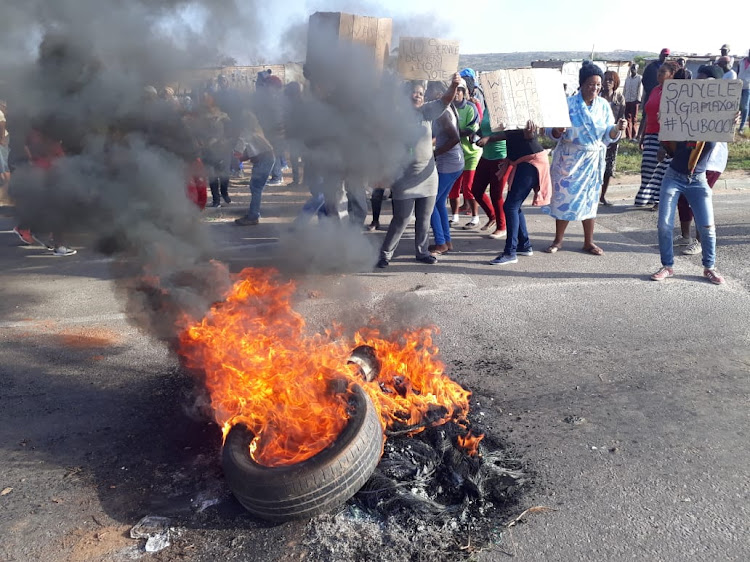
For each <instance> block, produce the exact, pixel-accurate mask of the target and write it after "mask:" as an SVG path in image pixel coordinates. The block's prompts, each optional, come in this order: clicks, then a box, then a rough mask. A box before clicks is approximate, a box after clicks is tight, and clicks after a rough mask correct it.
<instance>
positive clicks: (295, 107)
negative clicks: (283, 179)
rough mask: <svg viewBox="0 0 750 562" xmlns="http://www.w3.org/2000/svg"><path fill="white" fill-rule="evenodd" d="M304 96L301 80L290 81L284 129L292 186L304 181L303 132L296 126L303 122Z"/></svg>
mask: <svg viewBox="0 0 750 562" xmlns="http://www.w3.org/2000/svg"><path fill="white" fill-rule="evenodd" d="M302 96H303V90H302V84H300V83H299V82H289V84H287V85H286V86H285V87H284V130H285V132H286V142H287V148H288V149H289V161H290V163H291V168H292V183H291V185H292V186H295V185H300V184H301V183H302V176H301V174H300V170H301V167H302V151H303V143H302V141H301V140H300V139H301V137H302V134H301V133H300V132H298V131H296V127H298V126H299V124H300V123H301V122H302V119H301V118H300V115H299V114H300V112H301V111H303V110H304V109H303V101H302Z"/></svg>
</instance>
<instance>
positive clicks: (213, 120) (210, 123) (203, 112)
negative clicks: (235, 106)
mask: <svg viewBox="0 0 750 562" xmlns="http://www.w3.org/2000/svg"><path fill="white" fill-rule="evenodd" d="M190 126H191V130H192V133H193V135H194V137H195V138H196V139H197V140H198V145H199V150H200V157H201V160H202V162H203V164H204V165H205V167H206V172H207V174H208V178H209V181H208V186H209V188H210V189H211V198H212V203H211V205H210V206H211V207H221V199H224V202H225V203H231V202H232V199H231V198H230V197H229V174H230V169H229V165H230V159H231V157H232V147H233V146H234V143H233V142H232V139H230V138H229V130H230V128H231V122H230V119H229V116H228V115H227V114H226V113H224V112H223V111H221V109H219V107H218V105H217V104H216V100H215V98H214V94H213V93H212V92H209V91H205V92H203V93H202V94H201V96H200V105H199V106H198V108H197V110H196V111H195V114H194V116H193V119H192V120H191V121H190Z"/></svg>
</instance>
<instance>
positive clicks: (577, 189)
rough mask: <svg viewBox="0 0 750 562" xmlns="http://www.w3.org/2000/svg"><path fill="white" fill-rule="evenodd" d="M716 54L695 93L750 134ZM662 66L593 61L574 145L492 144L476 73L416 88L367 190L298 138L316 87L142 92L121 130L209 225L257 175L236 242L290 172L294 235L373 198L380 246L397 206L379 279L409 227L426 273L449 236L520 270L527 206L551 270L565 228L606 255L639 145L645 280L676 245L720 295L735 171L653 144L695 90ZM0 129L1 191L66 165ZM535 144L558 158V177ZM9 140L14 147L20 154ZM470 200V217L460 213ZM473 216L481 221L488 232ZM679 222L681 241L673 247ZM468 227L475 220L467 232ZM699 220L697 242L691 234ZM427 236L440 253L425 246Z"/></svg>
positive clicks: (32, 136)
mask: <svg viewBox="0 0 750 562" xmlns="http://www.w3.org/2000/svg"><path fill="white" fill-rule="evenodd" d="M722 49H723V50H722V55H721V56H720V57H718V58H717V59H716V61H715V63H714V64H708V65H704V66H701V67H700V68H699V69H698V72H697V78H703V79H706V78H708V79H735V78H737V77H739V78H740V79H742V80H743V89H742V99H741V104H740V109H741V115H740V128H739V130H740V132H742V131H743V130H744V127H745V125H746V123H747V115H748V104H749V103H750V53H749V54H748V57H744V58H742V59H741V60H739V61H738V64H737V65H736V67H737V71H735V70H733V68H732V67H733V65H734V60H733V59H732V58H731V57H730V56H729V55H728V52H729V47H728V46H727V45H724V46H723V47H722ZM725 51H726V52H725ZM669 56H670V51H669V49H663V50H662V51H661V53H660V55H659V58H658V59H657V60H655V61H653V62H651V63H650V64H648V65H647V66H646V67H645V69H644V71H643V75H642V76H641V75H639V74H638V67H637V65H636V64H632V65H630V67H629V72H628V76H627V78H626V79H625V81H624V84H623V88H620V77H619V75H618V74H617V73H616V72H613V71H607V72H603V71H602V70H601V69H600V68H599V66H597V65H596V64H593V63H590V62H588V61H584V64H583V66H582V68H581V70H580V74H579V87H578V89H577V91H576V93H575V94H573V95H572V96H568V97H567V101H568V110H569V113H570V119H571V123H573V124H574V125H573V126H571V127H568V128H566V129H561V128H554V129H548V130H546V131H540V130H538V128H537V125H536V124H535V123H533V122H528V123H527V125H526V127H525V128H523V129H518V130H507V131H492V129H491V127H490V113H489V110H488V108H487V106H486V105H485V103H484V96H483V92H482V91H481V88H480V87H479V85H478V83H477V75H476V73H475V72H474V70H472V69H469V68H467V69H464V70H463V71H461V72H460V73H457V74H456V75H455V76H454V77H453V79H452V80H451V81H450V83H449V84H448V85H447V86H446V84H444V83H439V82H432V83H422V82H410V83H409V84H408V85H409V90H408V94H407V95H408V96H409V97H410V100H411V108H410V109H409V110H408V111H411V112H413V116H409V115H406V114H399V116H398V118H399V119H403V120H404V121H409V120H412V121H413V122H414V124H415V125H414V126H415V127H416V129H415V132H414V134H413V135H412V137H413V138H412V139H411V140H410V141H409V143H408V144H409V146H408V147H407V149H408V154H409V157H408V158H407V159H406V160H407V162H406V164H405V165H404V166H403V170H402V173H401V175H400V176H396V177H391V178H389V179H384V178H379V179H377V180H373V181H366V180H364V179H363V178H362V177H360V176H361V175H360V174H358V173H357V170H354V169H350V166H349V167H348V166H347V165H345V164H341V165H340V166H339V167H338V168H337V169H336V170H331V169H325V168H326V165H325V164H324V163H322V162H321V161H320V160H319V159H317V158H315V157H314V156H313V155H314V154H315V152H316V150H320V148H321V147H324V146H325V143H326V142H328V141H329V139H327V138H326V135H325V131H322V130H321V131H310V130H309V129H307V130H300V128H299V123H300V122H301V121H303V119H301V116H302V114H303V113H304V112H305V111H309V105H308V104H309V100H311V99H317V100H324V101H325V100H327V99H331V96H335V95H336V92H331V91H328V90H327V89H326V85H325V83H324V82H319V83H310V84H308V85H307V87H305V86H303V84H301V83H299V82H291V83H289V84H286V85H285V84H284V83H283V81H282V80H281V79H280V78H279V77H278V76H275V75H273V74H272V73H271V71H270V70H268V71H263V72H261V73H259V74H258V76H257V79H256V87H255V91H254V92H253V93H241V92H240V91H238V90H235V89H232V88H231V87H230V84H229V81H228V80H227V78H226V77H225V76H219V77H218V78H217V79H216V81H215V82H214V81H211V82H210V83H209V84H205V85H204V86H203V87H201V88H198V89H196V90H195V91H193V92H192V93H191V94H190V95H183V96H180V97H178V96H176V95H175V92H174V90H173V89H171V88H169V87H164V88H162V89H161V90H160V91H157V89H156V88H155V87H152V86H146V87H145V88H144V92H143V107H145V108H149V107H150V108H152V110H150V111H149V110H148V109H147V110H145V111H139V114H138V117H137V118H133V119H131V120H130V121H128V122H127V124H125V123H123V127H124V128H125V129H126V130H138V131H140V132H143V133H144V134H146V135H148V136H149V137H150V140H151V142H153V143H154V144H156V145H157V146H159V145H163V146H167V145H172V146H169V149H170V151H172V152H173V153H175V154H180V155H181V156H182V157H183V159H184V161H185V164H186V185H187V190H188V197H189V198H190V199H191V200H193V202H194V203H195V204H196V205H197V206H198V207H200V208H201V209H202V208H203V207H204V206H206V205H207V206H209V207H214V208H215V207H221V206H222V205H228V204H230V203H232V199H231V197H230V194H229V185H230V178H231V177H232V176H236V175H237V174H238V172H239V170H241V169H243V168H246V164H248V165H251V167H252V171H251V174H250V178H249V190H250V194H251V199H250V205H249V208H248V210H247V212H246V213H245V214H244V215H243V216H242V217H240V218H238V219H236V220H235V224H237V225H239V226H252V225H257V224H259V222H260V219H261V202H262V196H263V191H264V188H265V187H266V186H267V185H271V186H274V185H282V184H283V183H284V180H283V173H284V172H285V171H286V170H287V169H288V168H291V173H292V183H293V184H301V183H302V182H304V184H305V185H306V186H307V187H308V188H309V190H310V199H309V201H308V202H307V203H306V204H305V206H304V208H303V209H302V211H301V213H300V215H299V216H298V218H297V221H295V222H296V223H297V224H299V223H301V222H308V221H309V220H310V219H312V218H313V217H314V216H316V215H317V216H318V217H319V218H320V219H321V220H334V221H339V222H340V221H342V220H346V221H347V222H348V223H350V224H354V225H355V226H356V227H358V228H361V227H363V226H364V222H365V218H366V214H367V201H366V199H365V194H366V192H367V190H369V191H370V192H371V194H372V200H371V202H372V215H373V218H372V223H371V224H370V226H369V227H367V229H368V230H371V231H372V230H377V229H379V228H380V212H381V207H382V202H383V200H384V199H385V197H386V194H389V195H390V198H391V199H392V208H393V218H392V220H391V222H390V225H389V227H388V231H387V233H386V235H385V239H384V240H383V242H382V245H381V249H380V256H379V260H378V262H377V267H379V268H385V267H387V266H388V265H389V263H390V261H391V259H392V258H393V256H394V253H395V251H396V249H397V246H398V243H399V241H400V238H401V237H402V235H403V233H404V231H405V230H406V228H407V227H408V225H409V223H410V222H411V221H412V220H415V221H416V223H415V257H416V260H417V261H419V262H423V263H426V264H435V263H437V262H438V258H439V256H441V255H442V254H445V253H448V252H451V251H452V250H453V242H452V239H451V229H456V228H460V229H462V230H477V231H478V232H481V233H483V235H484V236H487V237H488V238H491V239H505V247H504V249H503V251H502V252H501V253H500V254H499V255H498V256H497V257H496V258H494V259H493V260H491V261H490V264H492V265H509V264H513V263H516V262H517V261H518V256H519V255H520V256H532V255H533V249H532V246H531V241H530V239H529V234H528V231H527V228H526V221H525V217H524V213H523V210H522V204H523V202H524V201H525V200H526V199H527V197H528V196H529V195H530V194H531V193H532V192H533V193H534V197H533V203H532V205H535V206H540V207H541V208H542V211H543V212H544V213H546V214H548V215H550V216H551V217H553V218H554V219H555V235H554V239H553V240H552V242H551V243H550V244H549V245H548V246H547V248H546V250H545V251H546V252H548V253H551V254H553V253H556V252H558V251H559V250H560V249H561V248H562V245H563V240H564V235H565V231H566V228H567V226H568V224H569V222H570V221H571V220H572V221H582V224H583V231H584V243H583V247H582V250H583V251H585V252H587V253H589V254H592V255H595V256H601V255H603V254H604V250H602V248H600V247H599V246H598V245H597V244H596V243H595V242H594V238H593V236H594V223H595V218H596V214H597V207H598V206H599V205H603V206H609V205H610V203H609V201H608V200H607V199H606V194H607V188H608V186H609V182H610V179H611V178H612V177H613V175H614V174H615V163H616V158H617V151H618V146H619V142H620V141H621V140H622V139H628V140H632V141H635V142H637V143H639V145H640V146H641V149H642V151H643V157H642V165H641V186H640V189H639V191H638V194H637V196H636V199H635V208H647V209H653V210H658V211H659V223H658V233H659V235H658V236H659V247H660V253H661V258H662V268H661V269H660V270H659V271H658V272H657V273H655V274H654V275H653V276H652V278H653V279H654V280H663V279H665V278H667V277H669V276H671V275H672V274H673V270H672V267H673V249H672V244H673V242H676V244H677V245H684V246H686V247H685V249H684V250H683V252H684V253H686V254H695V253H700V252H702V253H703V265H704V267H705V275H706V277H707V278H708V279H709V280H710V281H712V282H714V283H717V284H720V283H722V282H723V278H722V277H721V276H720V275H719V274H718V273H717V272H716V270H715V269H714V265H715V226H714V225H713V214H712V209H711V199H710V188H711V187H712V186H713V184H714V183H715V181H716V179H717V178H718V176H719V175H720V174H721V172H722V171H723V170H724V167H725V166H726V154H727V150H726V143H676V144H672V145H669V146H665V145H664V144H663V143H660V142H659V140H658V136H659V119H658V108H659V101H660V97H661V91H662V85H663V84H664V81H665V80H668V79H691V78H692V73H691V72H690V70H689V69H687V67H686V61H685V59H684V58H678V59H677V60H668V58H669ZM639 107H640V109H641V110H642V115H641V119H640V120H639V119H638V110H639ZM6 114H8V115H10V116H12V115H13V108H12V107H11V108H10V110H9V108H8V107H7V106H6V104H5V102H3V101H1V100H0V186H2V185H5V184H8V183H9V182H13V175H14V170H15V169H16V168H18V167H19V166H31V167H33V168H35V169H37V170H38V171H39V173H42V174H43V173H44V171H45V170H47V169H49V168H50V167H51V166H53V165H54V162H55V161H56V160H57V159H59V158H64V156H65V155H66V153H67V147H66V146H65V142H64V141H63V140H60V139H58V138H55V136H54V135H53V134H50V131H49V130H46V129H45V124H44V123H34V122H29V123H25V124H24V125H25V127H24V128H21V127H19V129H20V130H19V131H16V130H14V129H13V126H12V124H9V123H8V119H7V117H6ZM10 121H11V123H12V119H11V120H10ZM126 121H127V120H126ZM639 121H640V122H639ZM21 122H22V121H21V120H19V123H21ZM11 135H12V137H11ZM539 135H546V136H548V137H549V138H551V139H552V140H553V141H554V143H555V147H554V150H553V151H552V159H551V163H550V158H549V156H548V151H547V150H545V149H544V148H543V147H542V144H540V142H539V138H538V137H539ZM10 138H15V140H16V141H17V142H16V143H15V145H13V144H12V143H11V142H10ZM174 145H177V147H175V146H174ZM14 147H15V148H14ZM303 162H304V164H305V165H304V166H303ZM303 172H304V178H303ZM685 178H687V179H685ZM488 187H489V193H488V192H487V188H488ZM208 192H210V195H211V201H210V202H209V201H208V199H207V194H208ZM506 192H507V193H506ZM461 197H463V205H459V203H460V200H461ZM660 204H661V206H660ZM480 209H481V210H482V211H483V212H484V214H485V215H486V222H485V223H484V225H482V226H481V227H480V224H481V223H480V216H479V211H480ZM676 211H679V217H680V223H681V235H680V236H678V237H677V239H676V240H674V241H673V240H672V237H671V232H672V228H673V224H674V218H675V212H676ZM463 213H466V214H467V215H470V218H469V220H468V221H467V222H465V223H464V224H460V221H461V216H462V214H463ZM694 218H695V221H696V235H695V237H694V238H693V237H692V236H691V234H690V230H691V226H690V225H691V223H692V221H693V219H694ZM430 228H431V229H432V232H433V235H434V243H433V244H429V232H430ZM14 232H15V233H16V234H17V235H18V236H19V238H20V239H21V240H22V241H23V242H24V243H26V244H34V243H38V244H41V245H43V246H45V247H47V248H49V249H50V250H51V251H52V252H53V253H54V255H58V256H66V255H73V254H74V253H75V252H76V251H75V250H74V249H71V248H69V247H68V246H66V245H65V243H64V233H63V232H60V231H59V230H55V229H54V228H52V227H51V225H46V224H41V225H39V224H33V221H26V222H24V221H21V222H20V223H19V224H18V225H17V227H16V228H15V229H14Z"/></svg>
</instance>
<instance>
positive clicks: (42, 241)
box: [11, 119, 77, 256]
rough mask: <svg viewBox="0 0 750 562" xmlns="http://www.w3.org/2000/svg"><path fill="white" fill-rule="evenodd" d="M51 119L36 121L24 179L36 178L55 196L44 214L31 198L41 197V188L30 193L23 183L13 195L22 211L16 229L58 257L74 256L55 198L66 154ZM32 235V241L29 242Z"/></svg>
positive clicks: (27, 149) (29, 137) (27, 148)
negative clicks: (58, 169)
mask: <svg viewBox="0 0 750 562" xmlns="http://www.w3.org/2000/svg"><path fill="white" fill-rule="evenodd" d="M50 122H51V119H41V120H38V121H37V122H35V123H33V124H32V128H31V130H30V131H29V133H28V135H27V136H26V144H25V147H24V150H25V152H26V154H27V155H28V158H29V164H30V165H29V166H26V167H25V172H26V173H25V174H24V175H23V176H22V177H23V178H24V180H23V181H29V180H31V181H33V182H34V183H35V184H36V187H37V189H41V190H42V192H46V193H49V194H51V195H53V197H51V199H50V201H49V203H50V207H49V209H45V212H44V213H43V215H42V214H40V213H39V209H38V208H37V207H36V206H35V205H34V202H33V201H30V200H29V199H28V198H33V197H37V196H38V194H39V191H37V190H35V191H34V192H33V193H28V194H27V193H26V185H24V184H23V182H20V183H19V185H18V186H16V188H15V191H14V192H13V193H11V196H12V197H13V199H14V200H15V201H16V211H17V212H18V213H19V224H18V226H16V227H15V228H14V229H13V232H14V233H15V234H16V235H18V237H19V238H20V239H21V240H22V241H23V242H24V243H26V244H30V243H33V242H36V243H37V244H39V245H40V246H43V247H45V248H47V249H48V250H52V254H53V255H55V256H72V255H74V254H75V253H77V250H74V249H72V248H70V247H68V246H67V245H66V244H65V240H64V234H63V232H62V224H63V223H64V220H65V217H64V216H61V214H60V212H59V208H58V205H57V204H56V203H55V201H54V198H55V197H56V196H57V194H56V193H55V191H54V190H55V179H54V173H55V165H56V163H57V162H58V161H59V160H60V159H61V158H63V157H64V156H65V152H64V150H63V146H62V143H61V142H60V141H59V140H57V139H55V138H53V137H52V136H51V133H48V132H47V131H48V130H49V131H51V130H53V129H54V125H50ZM29 238H31V242H30V241H29Z"/></svg>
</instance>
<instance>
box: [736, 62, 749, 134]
mask: <svg viewBox="0 0 750 562" xmlns="http://www.w3.org/2000/svg"><path fill="white" fill-rule="evenodd" d="M737 78H739V79H740V80H742V97H741V98H740V128H739V129H738V131H739V133H740V134H742V132H743V131H744V130H745V124H746V123H747V114H748V112H749V111H750V50H749V51H748V53H747V56H746V57H744V58H743V59H742V60H741V61H740V63H739V72H738V73H737Z"/></svg>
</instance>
